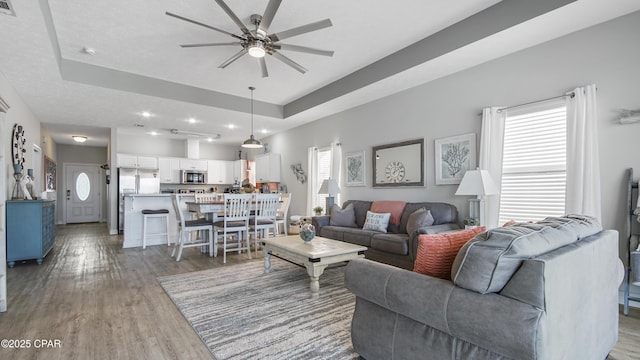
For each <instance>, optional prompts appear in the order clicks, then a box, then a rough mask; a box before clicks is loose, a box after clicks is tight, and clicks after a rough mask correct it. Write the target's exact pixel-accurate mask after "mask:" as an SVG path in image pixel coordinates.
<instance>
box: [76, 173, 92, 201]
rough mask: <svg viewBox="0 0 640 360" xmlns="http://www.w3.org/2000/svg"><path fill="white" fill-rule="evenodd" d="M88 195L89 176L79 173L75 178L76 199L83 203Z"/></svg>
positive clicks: (89, 187)
mask: <svg viewBox="0 0 640 360" xmlns="http://www.w3.org/2000/svg"><path fill="white" fill-rule="evenodd" d="M90 193H91V181H89V176H87V174H86V173H84V172H81V173H80V175H78V177H77V178H76V194H77V195H78V199H80V201H85V200H87V199H88V198H89V194H90Z"/></svg>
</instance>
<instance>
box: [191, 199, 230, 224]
mask: <svg viewBox="0 0 640 360" xmlns="http://www.w3.org/2000/svg"><path fill="white" fill-rule="evenodd" d="M185 204H187V209H188V210H189V212H196V213H200V214H205V216H206V217H207V219H211V220H212V221H213V222H216V221H218V217H219V216H220V217H224V200H215V201H204V202H195V201H187V202H185Z"/></svg>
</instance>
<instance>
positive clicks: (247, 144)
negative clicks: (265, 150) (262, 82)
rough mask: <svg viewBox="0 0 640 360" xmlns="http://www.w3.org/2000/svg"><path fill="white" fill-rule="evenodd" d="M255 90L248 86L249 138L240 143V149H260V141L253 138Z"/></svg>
mask: <svg viewBox="0 0 640 360" xmlns="http://www.w3.org/2000/svg"><path fill="white" fill-rule="evenodd" d="M255 89H256V88H254V87H253V86H249V90H251V136H250V137H249V138H248V139H247V140H245V141H244V142H243V143H242V147H243V148H247V149H258V148H261V147H262V144H261V143H260V141H258V140H256V139H255V138H254V137H253V90H255Z"/></svg>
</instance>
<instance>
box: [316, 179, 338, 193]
mask: <svg viewBox="0 0 640 360" xmlns="http://www.w3.org/2000/svg"><path fill="white" fill-rule="evenodd" d="M318 194H329V196H331V195H336V194H340V187H339V186H338V182H337V181H336V179H325V180H324V181H322V185H320V190H318Z"/></svg>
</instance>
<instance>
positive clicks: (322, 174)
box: [311, 146, 332, 210]
mask: <svg viewBox="0 0 640 360" xmlns="http://www.w3.org/2000/svg"><path fill="white" fill-rule="evenodd" d="M331 158H332V153H331V147H330V146H328V147H325V148H322V149H318V151H316V171H315V174H316V178H315V179H313V181H314V182H313V185H314V190H313V194H314V196H313V204H312V206H311V208H312V209H313V208H315V207H316V206H320V207H322V208H323V209H324V208H325V206H326V198H327V196H328V195H327V194H318V190H320V185H322V182H323V181H324V180H326V179H328V178H330V177H331ZM325 210H326V209H325Z"/></svg>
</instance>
